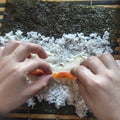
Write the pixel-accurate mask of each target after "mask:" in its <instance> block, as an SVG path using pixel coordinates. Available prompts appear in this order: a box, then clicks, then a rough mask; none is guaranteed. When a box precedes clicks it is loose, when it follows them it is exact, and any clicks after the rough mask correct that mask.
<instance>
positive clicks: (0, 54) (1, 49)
mask: <svg viewBox="0 0 120 120" xmlns="http://www.w3.org/2000/svg"><path fill="white" fill-rule="evenodd" d="M3 49H4V47H0V57H2V54H3Z"/></svg>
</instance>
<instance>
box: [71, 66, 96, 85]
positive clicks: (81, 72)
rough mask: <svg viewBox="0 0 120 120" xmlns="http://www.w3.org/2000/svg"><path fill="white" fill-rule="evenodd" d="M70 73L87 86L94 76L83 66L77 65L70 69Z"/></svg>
mask: <svg viewBox="0 0 120 120" xmlns="http://www.w3.org/2000/svg"><path fill="white" fill-rule="evenodd" d="M71 73H72V74H73V75H75V76H76V77H77V79H78V80H79V81H80V82H81V83H82V84H83V85H84V86H85V87H89V86H91V85H92V84H93V83H92V82H93V80H94V78H95V76H94V74H93V73H92V72H91V71H90V70H89V69H88V68H86V67H85V66H79V67H76V68H73V69H72V70H71Z"/></svg>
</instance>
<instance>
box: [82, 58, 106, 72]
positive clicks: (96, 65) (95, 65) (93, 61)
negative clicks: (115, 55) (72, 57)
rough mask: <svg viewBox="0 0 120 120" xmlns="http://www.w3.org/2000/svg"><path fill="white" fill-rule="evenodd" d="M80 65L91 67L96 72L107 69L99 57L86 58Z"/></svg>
mask: <svg viewBox="0 0 120 120" xmlns="http://www.w3.org/2000/svg"><path fill="white" fill-rule="evenodd" d="M80 65H83V66H85V67H87V68H88V69H90V70H91V71H92V72H93V73H94V74H100V73H103V70H104V69H106V67H105V65H104V64H103V63H102V62H101V61H100V60H99V59H98V57H95V56H92V57H89V58H88V59H86V60H84V61H83V62H82V63H81V64H80Z"/></svg>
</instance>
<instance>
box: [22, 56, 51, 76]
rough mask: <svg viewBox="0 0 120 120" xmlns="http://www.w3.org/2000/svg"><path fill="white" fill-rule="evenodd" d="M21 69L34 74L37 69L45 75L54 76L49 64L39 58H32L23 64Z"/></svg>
mask: <svg viewBox="0 0 120 120" xmlns="http://www.w3.org/2000/svg"><path fill="white" fill-rule="evenodd" d="M22 66H23V67H22ZM21 69H22V71H23V72H24V73H32V72H33V71H35V70H36V69H41V70H42V71H43V72H44V73H45V74H52V70H51V68H50V66H49V64H47V63H46V62H45V61H43V60H41V59H39V58H36V59H35V58H34V59H33V58H32V59H29V60H27V61H25V62H23V63H21Z"/></svg>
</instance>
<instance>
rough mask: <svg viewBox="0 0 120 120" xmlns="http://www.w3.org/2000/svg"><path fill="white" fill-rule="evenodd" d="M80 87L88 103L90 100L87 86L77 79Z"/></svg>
mask: <svg viewBox="0 0 120 120" xmlns="http://www.w3.org/2000/svg"><path fill="white" fill-rule="evenodd" d="M77 83H78V85H79V88H80V93H81V95H82V97H83V99H84V100H85V101H86V102H87V103H88V102H89V101H90V97H89V93H88V91H87V89H86V87H85V86H84V85H83V84H82V83H81V82H80V81H79V80H78V81H77Z"/></svg>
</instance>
